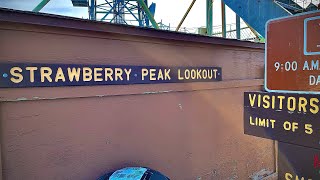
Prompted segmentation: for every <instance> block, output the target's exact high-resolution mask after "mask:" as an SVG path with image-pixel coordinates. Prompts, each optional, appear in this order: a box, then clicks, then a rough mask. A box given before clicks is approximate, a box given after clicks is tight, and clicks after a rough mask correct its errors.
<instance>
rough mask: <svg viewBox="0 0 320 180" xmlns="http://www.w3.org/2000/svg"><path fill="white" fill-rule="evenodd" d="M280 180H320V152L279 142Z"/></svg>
mask: <svg viewBox="0 0 320 180" xmlns="http://www.w3.org/2000/svg"><path fill="white" fill-rule="evenodd" d="M278 179H284V180H317V179H320V150H319V149H312V148H306V147H303V146H297V145H293V144H288V143H282V142H279V143H278Z"/></svg>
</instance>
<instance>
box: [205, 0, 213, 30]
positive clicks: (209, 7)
mask: <svg viewBox="0 0 320 180" xmlns="http://www.w3.org/2000/svg"><path fill="white" fill-rule="evenodd" d="M212 3H213V2H212V0H207V10H206V14H207V16H206V17H207V18H206V21H207V25H206V27H207V35H209V36H212Z"/></svg>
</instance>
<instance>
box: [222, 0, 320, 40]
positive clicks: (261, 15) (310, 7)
mask: <svg viewBox="0 0 320 180" xmlns="http://www.w3.org/2000/svg"><path fill="white" fill-rule="evenodd" d="M223 1H224V3H225V4H226V5H227V6H229V7H230V8H231V9H232V10H233V11H234V12H235V13H236V14H238V15H239V16H240V17H241V18H242V19H243V20H244V21H246V22H247V23H248V24H249V25H250V26H251V27H252V28H254V29H255V30H256V31H257V32H258V33H259V34H260V35H262V36H263V37H265V24H266V22H267V21H268V20H270V19H274V18H279V17H283V16H289V15H293V14H297V13H302V12H308V11H314V10H317V5H318V4H319V3H320V2H319V0H241V1H239V0H223Z"/></svg>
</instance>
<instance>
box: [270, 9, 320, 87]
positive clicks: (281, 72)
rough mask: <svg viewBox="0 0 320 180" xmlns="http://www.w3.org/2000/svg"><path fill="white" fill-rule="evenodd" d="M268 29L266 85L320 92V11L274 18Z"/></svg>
mask: <svg viewBox="0 0 320 180" xmlns="http://www.w3.org/2000/svg"><path fill="white" fill-rule="evenodd" d="M266 31H267V32H266V34H267V38H266V39H267V41H266V58H265V61H266V62H265V68H266V69H265V73H266V74H265V89H266V90H267V91H269V92H299V93H320V62H319V61H320V12H319V11H316V12H312V13H307V14H306V13H304V14H301V15H298V16H290V17H286V18H280V19H275V20H271V21H269V22H268V23H267V27H266Z"/></svg>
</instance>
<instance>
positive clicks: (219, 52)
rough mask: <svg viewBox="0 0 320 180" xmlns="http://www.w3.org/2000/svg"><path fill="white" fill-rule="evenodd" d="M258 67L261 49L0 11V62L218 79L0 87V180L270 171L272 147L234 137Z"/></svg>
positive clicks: (255, 86) (177, 178)
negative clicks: (212, 74) (216, 69)
mask: <svg viewBox="0 0 320 180" xmlns="http://www.w3.org/2000/svg"><path fill="white" fill-rule="evenodd" d="M9 15H10V16H9ZM21 16H23V17H21ZM90 28H91V29H90ZM263 61H264V49H263V48H262V45H256V44H253V43H248V42H239V41H234V40H224V39H219V38H209V37H198V36H193V35H185V34H177V33H170V32H157V31H154V30H144V29H138V28H132V27H123V26H115V25H109V24H100V23H92V22H87V21H77V20H73V19H62V18H60V17H47V16H36V15H30V14H23V13H20V12H19V13H17V12H5V11H0V62H33V63H77V64H80V63H85V64H116V65H159V66H220V67H222V71H223V81H222V82H212V83H184V84H181V83H180V84H150V85H118V86H92V87H51V88H20V89H0V101H1V103H0V122H1V153H2V174H3V178H4V179H5V180H16V179H28V180H29V179H77V180H80V179H83V180H88V179H96V178H98V177H99V176H100V175H102V174H103V173H104V172H108V171H111V170H115V169H117V168H122V167H125V166H148V167H151V168H154V169H157V170H159V171H161V172H163V173H164V174H166V175H168V176H169V177H170V178H171V179H173V180H188V179H190V180H191V179H196V178H199V177H201V178H202V179H248V178H249V176H250V175H252V174H253V173H255V172H258V171H260V170H261V169H269V170H270V171H275V152H274V143H273V141H271V140H266V139H261V138H255V137H252V136H247V135H244V133H243V92H244V91H252V90H260V89H261V88H262V83H263V80H262V79H263V64H264V62H263Z"/></svg>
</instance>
